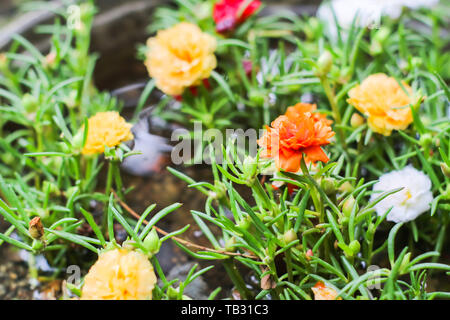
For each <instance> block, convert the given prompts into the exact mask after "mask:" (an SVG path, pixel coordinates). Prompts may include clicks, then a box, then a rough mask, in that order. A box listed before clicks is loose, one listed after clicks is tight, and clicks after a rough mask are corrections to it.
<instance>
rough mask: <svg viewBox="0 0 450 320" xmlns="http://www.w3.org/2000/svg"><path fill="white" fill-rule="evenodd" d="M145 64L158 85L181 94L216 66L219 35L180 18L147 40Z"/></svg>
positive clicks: (167, 91)
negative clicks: (204, 30)
mask: <svg viewBox="0 0 450 320" xmlns="http://www.w3.org/2000/svg"><path fill="white" fill-rule="evenodd" d="M147 46H148V49H149V50H148V53H147V59H146V61H145V65H146V66H147V70H148V72H149V74H150V76H151V77H152V78H154V79H155V81H156V86H157V87H158V88H159V89H160V90H161V91H163V92H164V93H166V94H170V95H173V96H178V95H181V94H182V93H183V91H184V90H185V89H186V88H188V87H191V86H196V85H199V84H200V83H201V81H202V80H203V79H207V78H208V77H209V76H210V74H211V71H212V70H213V69H214V68H215V67H216V65H217V61H216V57H215V55H214V50H215V49H216V39H215V38H214V37H213V36H211V35H209V34H207V33H204V32H202V30H201V29H200V28H199V27H198V26H196V25H195V24H192V23H189V22H181V23H179V24H177V25H175V26H173V27H171V28H169V29H166V30H160V31H158V33H157V35H156V37H152V38H150V39H148V41H147Z"/></svg>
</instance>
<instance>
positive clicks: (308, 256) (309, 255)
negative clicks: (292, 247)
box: [305, 249, 314, 260]
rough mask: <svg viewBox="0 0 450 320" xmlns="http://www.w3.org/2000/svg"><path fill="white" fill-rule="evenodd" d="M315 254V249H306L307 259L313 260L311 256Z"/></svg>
mask: <svg viewBox="0 0 450 320" xmlns="http://www.w3.org/2000/svg"><path fill="white" fill-rule="evenodd" d="M313 255H314V253H313V251H312V250H311V249H308V250H307V251H306V254H305V256H306V259H307V260H311V257H312V256H313Z"/></svg>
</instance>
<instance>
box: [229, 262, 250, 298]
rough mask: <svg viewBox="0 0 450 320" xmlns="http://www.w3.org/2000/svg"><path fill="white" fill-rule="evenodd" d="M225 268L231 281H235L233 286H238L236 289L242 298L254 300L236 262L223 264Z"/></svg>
mask: <svg viewBox="0 0 450 320" xmlns="http://www.w3.org/2000/svg"><path fill="white" fill-rule="evenodd" d="M223 266H224V267H225V270H226V272H227V273H228V275H229V277H230V279H231V281H233V284H234V285H235V286H236V289H238V291H239V293H240V294H241V298H242V299H244V300H249V299H252V297H253V295H252V293H251V292H250V290H249V289H248V288H247V286H246V285H245V282H244V279H243V278H242V276H241V274H240V273H239V271H238V270H237V268H236V265H235V264H234V260H231V259H227V260H225V261H224V262H223Z"/></svg>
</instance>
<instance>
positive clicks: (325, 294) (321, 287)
mask: <svg viewBox="0 0 450 320" xmlns="http://www.w3.org/2000/svg"><path fill="white" fill-rule="evenodd" d="M311 290H312V291H313V293H314V300H342V298H341V297H339V298H338V297H337V296H338V294H337V292H336V290H334V289H332V288H329V287H327V286H326V285H325V284H324V283H323V282H322V281H318V282H317V283H316V284H315V286H314V287H312V288H311ZM336 298H337V299H336Z"/></svg>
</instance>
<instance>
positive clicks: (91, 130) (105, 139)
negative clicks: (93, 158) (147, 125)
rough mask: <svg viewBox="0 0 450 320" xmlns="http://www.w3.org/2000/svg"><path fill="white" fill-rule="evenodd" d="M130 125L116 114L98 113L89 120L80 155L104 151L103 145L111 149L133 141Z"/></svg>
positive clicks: (109, 112)
mask: <svg viewBox="0 0 450 320" xmlns="http://www.w3.org/2000/svg"><path fill="white" fill-rule="evenodd" d="M131 127H132V125H131V124H130V123H127V122H126V121H125V119H124V118H122V117H121V116H120V115H119V113H118V112H115V111H107V112H99V113H97V114H96V115H95V116H93V117H91V118H89V121H88V135H87V140H86V144H85V145H84V148H83V150H82V151H81V153H82V154H86V155H88V154H95V153H102V152H104V151H105V145H106V146H108V147H110V148H112V147H114V146H117V145H118V144H120V143H121V142H123V141H128V140H131V139H133V138H134V137H133V134H132V133H131Z"/></svg>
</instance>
